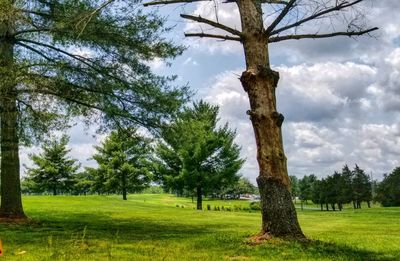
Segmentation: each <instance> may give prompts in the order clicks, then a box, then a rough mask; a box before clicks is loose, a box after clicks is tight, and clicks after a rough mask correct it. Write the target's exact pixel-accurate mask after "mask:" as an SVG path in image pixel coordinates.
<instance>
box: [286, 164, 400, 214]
mask: <svg viewBox="0 0 400 261" xmlns="http://www.w3.org/2000/svg"><path fill="white" fill-rule="evenodd" d="M290 179H291V183H292V190H291V193H292V196H293V198H294V200H295V201H296V200H297V199H299V200H300V202H301V206H302V207H303V203H306V204H307V203H308V201H312V202H313V203H314V204H318V205H320V208H321V210H326V211H329V210H330V209H332V210H333V211H335V210H340V211H341V210H342V209H343V206H344V204H352V206H353V208H354V209H359V208H361V203H362V202H366V203H367V206H368V207H371V202H372V201H375V202H379V203H381V204H382V206H384V207H389V206H400V167H397V168H395V169H394V170H393V171H392V172H391V173H390V174H385V175H384V179H383V181H382V182H377V181H373V180H371V177H370V176H368V175H367V174H366V173H365V171H364V170H363V169H361V168H360V167H359V166H358V165H356V166H355V168H354V169H353V170H350V168H349V167H348V166H347V165H345V166H344V167H343V168H342V171H341V172H337V171H335V172H334V173H333V174H332V175H329V176H327V177H325V178H322V179H318V178H317V177H316V176H315V175H313V174H311V175H306V176H304V177H303V178H301V179H298V178H297V177H296V176H290Z"/></svg>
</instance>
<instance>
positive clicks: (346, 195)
mask: <svg viewBox="0 0 400 261" xmlns="http://www.w3.org/2000/svg"><path fill="white" fill-rule="evenodd" d="M353 174H354V173H353V172H352V171H351V170H350V168H349V167H348V166H347V164H346V165H344V166H343V168H342V173H341V176H342V182H341V185H340V186H341V191H340V201H341V202H342V203H343V204H348V203H350V202H351V201H353V199H354V191H353Z"/></svg>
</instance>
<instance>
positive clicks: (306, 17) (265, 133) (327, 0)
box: [145, 0, 378, 238]
mask: <svg viewBox="0 0 400 261" xmlns="http://www.w3.org/2000/svg"><path fill="white" fill-rule="evenodd" d="M200 1H207V0H149V2H148V3H146V4H145V6H150V5H165V4H176V3H192V2H200ZM362 2H364V0H324V1H315V0H262V1H261V0H228V1H224V2H223V3H224V4H234V5H235V6H236V7H237V10H238V13H239V14H240V20H241V26H240V29H236V28H233V27H230V26H229V25H225V24H221V23H220V22H219V21H218V13H217V14H216V17H217V19H216V20H213V19H207V18H204V17H200V16H197V15H188V14H181V17H182V18H184V19H187V20H189V21H195V22H198V23H201V24H206V25H208V26H211V27H213V28H214V29H217V30H216V31H217V33H212V32H209V31H207V32H203V31H202V32H189V33H186V34H185V36H187V37H209V38H213V39H220V40H221V39H222V40H225V41H237V42H240V43H241V44H242V45H243V50H244V54H245V60H246V70H245V71H244V72H243V74H242V76H241V77H240V81H241V83H242V86H243V88H244V90H245V91H246V92H247V94H248V98H249V102H250V107H251V109H250V110H249V111H248V114H249V115H250V120H251V122H252V124H253V129H254V134H255V139H256V144H257V155H258V156H257V160H258V164H259V170H260V172H259V177H258V178H257V183H258V187H259V190H260V195H261V205H262V208H261V209H262V230H261V232H262V233H260V234H261V235H264V234H266V235H265V236H261V238H270V236H271V235H272V236H283V237H287V236H290V237H294V238H304V234H303V232H302V231H301V228H300V225H299V223H298V220H297V214H296V210H295V208H294V205H293V202H292V198H291V194H290V180H289V176H288V172H287V164H286V156H285V153H284V148H283V142H282V141H283V139H282V130H281V127H282V124H283V121H284V116H283V115H282V114H280V113H279V112H278V111H277V101H276V96H275V90H276V87H277V85H278V82H279V73H278V72H275V71H273V70H272V69H271V63H270V58H269V45H270V44H271V43H276V42H281V41H286V40H300V39H320V38H330V37H336V36H360V35H363V34H367V33H369V32H371V31H374V30H376V29H378V28H366V23H365V21H364V20H363V17H364V16H363V15H360V12H357V11H356V12H353V8H355V7H356V6H357V5H361V4H362ZM215 10H218V8H215ZM264 14H265V15H267V14H269V16H268V17H266V16H263V15H264ZM335 18H338V19H335ZM266 21H267V23H268V24H265V22H266ZM343 23H344V24H343ZM325 24H326V26H324V25H325ZM342 28H345V30H343V31H342V30H341V29H342ZM221 31H222V33H218V32H221ZM309 31H311V32H309Z"/></svg>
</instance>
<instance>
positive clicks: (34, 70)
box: [0, 0, 185, 141]
mask: <svg viewBox="0 0 400 261" xmlns="http://www.w3.org/2000/svg"><path fill="white" fill-rule="evenodd" d="M10 2H11V1H10ZM99 4H100V1H94V0H63V1H42V0H28V1H16V4H15V5H14V6H12V5H11V6H9V7H8V8H7V9H6V8H3V9H0V16H2V15H3V16H4V15H7V14H9V13H13V14H12V15H13V19H14V20H15V21H14V22H15V28H14V31H15V32H14V33H13V35H12V36H10V37H12V38H13V40H14V41H13V43H14V49H15V54H14V60H15V66H14V67H13V68H4V69H5V70H6V72H8V73H10V74H11V73H12V74H13V77H15V83H18V88H17V89H16V90H17V92H18V97H17V103H18V108H19V114H20V115H19V118H20V120H19V127H20V133H21V137H22V138H23V139H24V140H25V141H30V140H32V138H35V139H37V138H40V137H42V135H43V134H45V133H47V131H48V130H49V129H52V128H60V126H63V125H65V124H67V123H68V119H69V117H70V116H81V115H84V116H85V117H86V119H87V123H89V122H93V121H96V122H97V123H103V124H104V125H103V126H107V125H109V124H114V123H118V124H120V125H121V124H125V123H126V124H130V125H131V124H142V125H145V126H150V127H155V126H158V125H159V123H160V121H162V119H163V118H164V117H166V116H167V117H168V114H169V113H173V112H174V111H175V110H176V109H177V108H178V107H179V106H180V104H181V103H182V101H183V100H185V96H184V92H182V90H180V89H175V88H171V87H169V86H168V82H169V79H167V78H163V77H158V76H156V75H154V74H153V73H152V72H151V70H150V67H149V66H148V65H146V63H145V61H151V60H153V59H154V58H157V57H159V58H168V57H175V56H176V55H178V54H180V53H181V52H182V48H180V47H176V46H174V45H172V44H171V43H170V42H168V41H166V40H165V39H164V38H162V35H163V32H165V31H166V29H163V27H162V26H163V20H162V19H160V18H158V17H157V16H156V15H155V14H148V13H146V14H144V13H142V11H141V10H140V8H139V6H138V4H134V3H127V2H126V1H115V3H113V4H112V5H109V6H106V7H105V8H103V9H101V10H98V11H96V10H97V9H98V7H99ZM99 116H102V117H99Z"/></svg>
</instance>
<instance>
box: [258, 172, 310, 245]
mask: <svg viewBox="0 0 400 261" xmlns="http://www.w3.org/2000/svg"><path fill="white" fill-rule="evenodd" d="M257 183H258V187H259V190H260V196H261V213H262V229H261V232H260V234H259V237H260V238H259V239H260V240H266V239H269V238H272V237H280V238H285V239H294V240H304V239H305V238H306V237H305V236H304V234H303V232H302V231H301V228H300V225H299V222H298V220H297V213H296V209H295V207H294V205H293V202H292V196H291V194H290V191H289V189H288V187H287V186H286V185H284V184H282V183H281V182H280V181H279V180H276V179H272V178H268V177H264V176H259V177H258V178H257Z"/></svg>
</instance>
